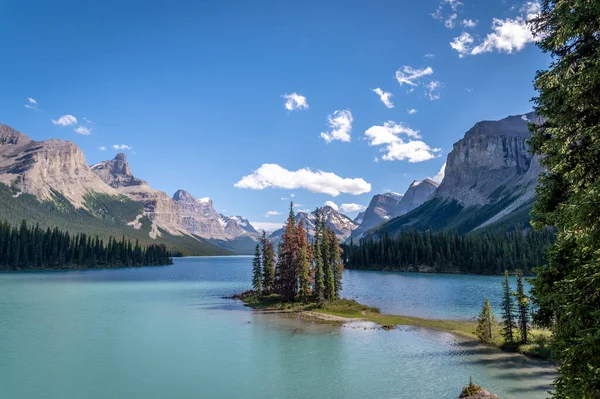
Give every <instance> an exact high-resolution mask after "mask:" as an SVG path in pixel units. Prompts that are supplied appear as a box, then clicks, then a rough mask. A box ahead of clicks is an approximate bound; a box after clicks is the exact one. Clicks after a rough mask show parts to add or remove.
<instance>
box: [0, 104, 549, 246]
mask: <svg viewBox="0 0 600 399" xmlns="http://www.w3.org/2000/svg"><path fill="white" fill-rule="evenodd" d="M536 120H537V117H536V116H535V114H533V113H529V114H526V115H517V116H510V117H508V118H505V119H502V120H500V121H483V122H479V123H477V124H475V126H474V127H473V128H471V129H470V130H469V131H468V132H467V133H466V134H465V136H464V138H462V139H461V140H459V141H458V142H457V143H456V144H454V148H453V150H452V151H451V152H450V153H449V154H448V158H447V162H446V169H445V177H444V179H443V181H442V182H441V184H439V185H438V183H436V182H434V181H433V180H431V179H424V180H421V181H414V182H413V183H412V184H411V185H410V186H409V187H408V189H407V190H406V192H405V193H404V194H397V193H391V192H388V193H382V194H377V195H375V196H373V198H372V199H371V201H370V203H369V206H368V207H367V208H366V210H365V211H364V212H361V213H360V214H358V215H357V216H356V218H355V219H354V220H352V219H351V218H349V217H348V216H346V215H343V214H342V213H340V212H339V211H337V210H336V209H334V208H332V207H330V206H326V207H324V208H323V212H324V214H325V216H326V223H327V225H328V226H329V227H331V228H332V229H333V230H334V231H335V232H336V234H337V235H338V237H339V238H340V239H341V240H347V239H350V238H351V239H353V240H358V239H360V238H362V237H366V236H373V237H377V236H379V235H381V234H383V232H386V233H387V234H392V235H393V234H396V233H397V232H399V231H401V230H403V229H407V228H414V227H416V228H432V229H434V230H441V229H452V230H457V231H459V232H463V233H465V232H469V231H473V230H476V229H482V228H494V226H502V225H506V224H515V223H526V222H527V221H528V220H529V210H530V208H531V204H532V202H533V201H534V196H535V184H536V182H537V176H538V174H539V173H540V171H541V168H540V166H539V162H538V160H537V158H535V157H532V155H531V154H530V153H529V151H528V146H527V143H526V140H527V138H528V137H529V130H528V127H527V123H528V122H529V121H534V122H535V121H536ZM2 183H3V184H2ZM0 203H1V204H2V207H0V220H4V219H6V220H8V221H10V222H11V223H15V224H16V223H20V220H21V219H23V218H25V219H27V220H28V221H30V222H31V223H39V224H40V225H41V226H42V227H54V226H59V227H61V228H64V229H69V230H72V231H77V232H80V231H84V232H89V233H94V234H99V235H101V236H107V235H109V234H110V235H114V236H121V235H125V236H126V237H129V238H132V239H138V240H140V241H141V242H145V243H149V242H163V243H165V244H167V245H169V246H170V247H171V248H174V249H176V250H178V251H180V252H181V253H183V254H227V253H244V254H247V253H251V251H252V250H253V248H254V246H255V245H256V243H257V241H258V239H259V235H260V233H259V232H258V231H257V230H256V229H255V228H254V227H253V226H252V225H251V224H250V222H249V221H248V220H247V219H246V218H244V217H243V216H225V215H222V214H220V213H218V212H216V211H215V209H214V206H213V202H212V200H211V199H210V198H200V199H197V198H195V197H194V196H193V195H191V194H190V193H189V192H187V191H185V190H178V191H177V192H176V193H175V194H174V195H173V196H172V197H171V196H169V195H168V194H166V193H165V192H163V191H160V190H156V189H154V188H152V187H151V186H150V185H149V184H148V183H147V182H146V181H144V180H142V179H140V178H138V177H136V176H134V175H133V173H132V171H131V169H130V166H129V163H128V162H127V157H126V156H125V154H117V155H116V156H115V157H114V158H113V159H111V160H106V161H103V162H100V163H97V164H95V165H92V166H88V165H87V163H86V161H85V157H84V155H83V152H82V151H81V149H80V148H79V147H77V146H76V145H75V144H74V143H72V142H69V141H63V140H56V139H52V140H46V141H34V140H31V139H30V138H29V137H27V136H26V135H24V134H22V133H20V132H18V131H16V130H14V129H12V128H10V127H8V126H6V125H1V124H0ZM296 217H297V219H298V220H301V221H303V223H304V224H305V226H306V227H307V229H308V232H309V234H313V233H314V212H312V213H306V212H299V213H298V214H297V215H296ZM282 232H283V230H282V229H280V230H277V231H275V232H273V233H272V234H271V235H270V238H271V240H273V241H278V240H279V239H280V238H281V235H282Z"/></svg>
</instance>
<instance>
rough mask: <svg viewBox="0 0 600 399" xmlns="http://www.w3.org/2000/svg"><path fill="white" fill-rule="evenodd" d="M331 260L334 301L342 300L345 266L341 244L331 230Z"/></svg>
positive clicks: (329, 231) (329, 230)
mask: <svg viewBox="0 0 600 399" xmlns="http://www.w3.org/2000/svg"><path fill="white" fill-rule="evenodd" d="M328 233H329V234H328V235H329V251H330V254H329V260H330V262H331V271H332V273H331V278H332V279H333V296H332V298H333V299H339V298H340V292H341V291H342V275H343V273H344V265H343V264H342V259H341V256H340V242H339V240H338V238H337V236H336V235H335V232H334V231H333V230H332V229H331V228H329V229H328Z"/></svg>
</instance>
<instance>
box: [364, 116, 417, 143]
mask: <svg viewBox="0 0 600 399" xmlns="http://www.w3.org/2000/svg"><path fill="white" fill-rule="evenodd" d="M400 134H404V135H406V136H407V137H411V138H419V137H420V136H419V131H418V130H413V129H411V128H409V127H408V126H404V125H403V124H402V123H396V122H394V121H387V122H384V123H383V126H377V125H375V126H371V127H370V128H368V129H367V130H366V131H365V137H366V138H367V140H369V145H371V146H373V145H381V144H390V143H394V142H396V141H398V140H399V138H398V136H399V135H400Z"/></svg>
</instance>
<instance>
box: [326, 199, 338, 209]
mask: <svg viewBox="0 0 600 399" xmlns="http://www.w3.org/2000/svg"><path fill="white" fill-rule="evenodd" d="M325 206H330V207H332V208H333V209H335V210H336V211H339V210H340V207H339V206H337V204H336V203H335V202H333V201H325Z"/></svg>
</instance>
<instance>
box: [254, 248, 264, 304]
mask: <svg viewBox="0 0 600 399" xmlns="http://www.w3.org/2000/svg"><path fill="white" fill-rule="evenodd" d="M252 287H253V288H254V291H255V292H256V294H257V295H262V293H263V285H262V263H261V259H260V245H259V244H256V248H255V249H254V260H253V261H252Z"/></svg>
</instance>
